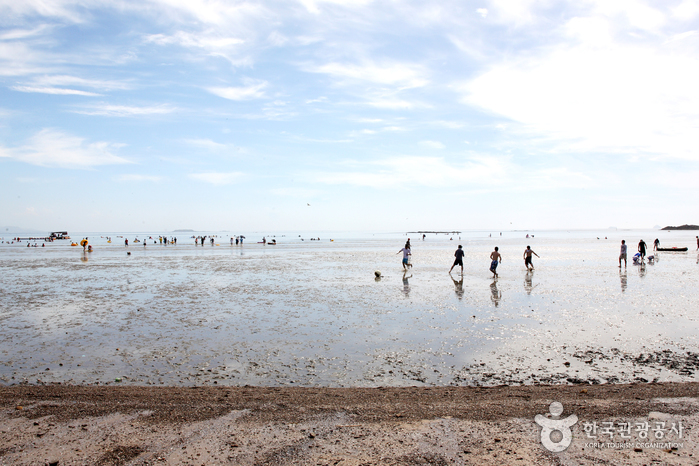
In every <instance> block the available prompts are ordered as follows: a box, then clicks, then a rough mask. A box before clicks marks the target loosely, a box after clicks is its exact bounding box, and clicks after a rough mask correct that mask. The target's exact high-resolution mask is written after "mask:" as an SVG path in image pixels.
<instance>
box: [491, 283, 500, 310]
mask: <svg viewBox="0 0 699 466" xmlns="http://www.w3.org/2000/svg"><path fill="white" fill-rule="evenodd" d="M501 299H502V292H501V291H500V290H498V280H497V278H496V279H495V280H493V283H491V284H490V300H491V301H493V304H495V307H498V305H499V304H500V300H501Z"/></svg>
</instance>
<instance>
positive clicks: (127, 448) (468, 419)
mask: <svg viewBox="0 0 699 466" xmlns="http://www.w3.org/2000/svg"><path fill="white" fill-rule="evenodd" d="M552 401H559V402H561V403H562V404H563V406H564V413H563V416H567V415H569V414H570V413H574V414H576V415H577V416H578V418H579V421H580V422H579V423H578V425H577V426H576V429H578V431H576V430H575V429H574V434H573V435H574V441H573V444H571V446H570V447H569V448H568V449H567V450H566V451H565V452H563V453H559V454H553V453H549V452H548V451H546V450H545V449H544V448H542V445H541V443H540V441H539V438H538V435H539V431H538V426H537V425H536V424H535V423H534V422H533V420H534V416H536V415H537V414H546V413H547V412H548V406H549V404H550V403H551V402H552ZM0 412H1V413H2V414H1V415H0V464H50V463H54V464H60V465H65V464H139V465H141V464H143V465H145V464H207V465H208V464H338V465H359V464H569V463H570V464H595V463H599V462H604V461H609V462H610V463H611V464H622V463H623V464H649V463H650V462H652V461H661V462H663V463H667V462H671V463H672V464H696V463H697V456H698V455H699V449H698V448H697V442H696V441H695V439H696V438H697V436H696V433H697V432H698V431H699V415H698V414H697V413H699V383H696V382H684V383H647V384H625V385H624V384H619V385H616V384H603V385H572V386H571V385H536V386H533V385H528V386H498V387H405V388H392V387H380V388H301V387H295V388H286V387H284V388H281V387H250V386H245V387H214V386H197V387H189V388H185V387H142V386H126V387H125V386H122V387H115V386H82V385H58V384H55V385H13V386H4V387H0ZM659 413H660V414H659ZM661 414H662V416H665V417H668V416H669V417H671V418H672V420H673V421H679V422H682V424H683V426H684V428H685V432H686V436H685V438H684V439H683V442H682V448H679V449H677V450H672V449H671V448H668V449H657V448H655V449H653V448H641V450H642V451H635V450H633V449H631V450H628V449H626V450H625V449H611V448H607V449H604V448H602V449H600V448H597V449H594V450H592V451H591V450H590V448H589V447H588V448H587V449H586V448H585V443H586V442H587V441H583V439H581V438H579V437H580V436H581V435H582V424H583V422H585V421H589V420H597V421H606V420H613V419H627V420H631V419H636V420H638V419H648V418H650V419H653V416H656V417H657V416H659V415H661ZM55 461H58V463H55Z"/></svg>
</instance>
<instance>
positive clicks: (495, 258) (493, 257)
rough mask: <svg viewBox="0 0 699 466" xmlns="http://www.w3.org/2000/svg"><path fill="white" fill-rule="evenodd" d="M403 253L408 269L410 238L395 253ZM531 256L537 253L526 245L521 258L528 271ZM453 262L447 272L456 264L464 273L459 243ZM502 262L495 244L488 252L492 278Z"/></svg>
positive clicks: (462, 251)
mask: <svg viewBox="0 0 699 466" xmlns="http://www.w3.org/2000/svg"><path fill="white" fill-rule="evenodd" d="M400 253H403V270H408V268H410V267H412V266H413V265H412V263H411V262H410V258H411V256H412V252H411V251H410V238H408V241H406V242H405V246H404V247H403V248H402V249H401V250H399V251H398V252H397V253H396V254H400ZM532 256H536V257H539V255H538V254H537V253H535V252H534V250H533V249H532V248H531V246H527V249H525V250H524V254H523V255H522V258H523V259H524V266H525V267H526V268H527V270H528V271H532V270H534V264H533V263H532ZM454 257H455V259H454V263H453V264H452V266H451V268H450V269H449V273H451V271H452V270H454V267H456V266H457V265H458V266H459V267H461V274H462V275H463V273H464V249H463V246H462V245H459V247H458V248H457V249H456V251H455V252H454ZM501 263H502V254H500V250H499V248H498V247H497V246H495V249H494V250H493V252H491V253H490V271H491V272H492V274H493V278H496V277H497V276H498V273H497V268H498V264H501Z"/></svg>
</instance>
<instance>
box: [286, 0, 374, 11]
mask: <svg viewBox="0 0 699 466" xmlns="http://www.w3.org/2000/svg"><path fill="white" fill-rule="evenodd" d="M299 2H300V3H301V4H302V5H303V6H304V7H305V8H306V10H307V11H308V12H309V13H312V14H314V15H318V14H320V7H319V5H322V4H324V3H325V4H330V5H336V6H341V7H345V8H357V7H363V6H365V5H367V4H369V3H372V2H373V0H299Z"/></svg>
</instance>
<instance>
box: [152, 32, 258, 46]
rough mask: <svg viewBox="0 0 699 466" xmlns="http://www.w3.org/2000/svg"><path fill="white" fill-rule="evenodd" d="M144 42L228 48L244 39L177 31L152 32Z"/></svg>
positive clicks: (241, 42) (242, 41)
mask: <svg viewBox="0 0 699 466" xmlns="http://www.w3.org/2000/svg"><path fill="white" fill-rule="evenodd" d="M145 39H146V42H152V43H154V44H157V45H179V46H181V47H194V48H203V49H219V48H228V47H231V46H234V45H240V44H243V43H244V42H245V41H244V40H242V39H239V38H237V37H222V36H211V35H206V34H202V33H190V32H183V31H178V32H176V33H175V34H172V35H165V34H152V35H149V36H146V38H145Z"/></svg>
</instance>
